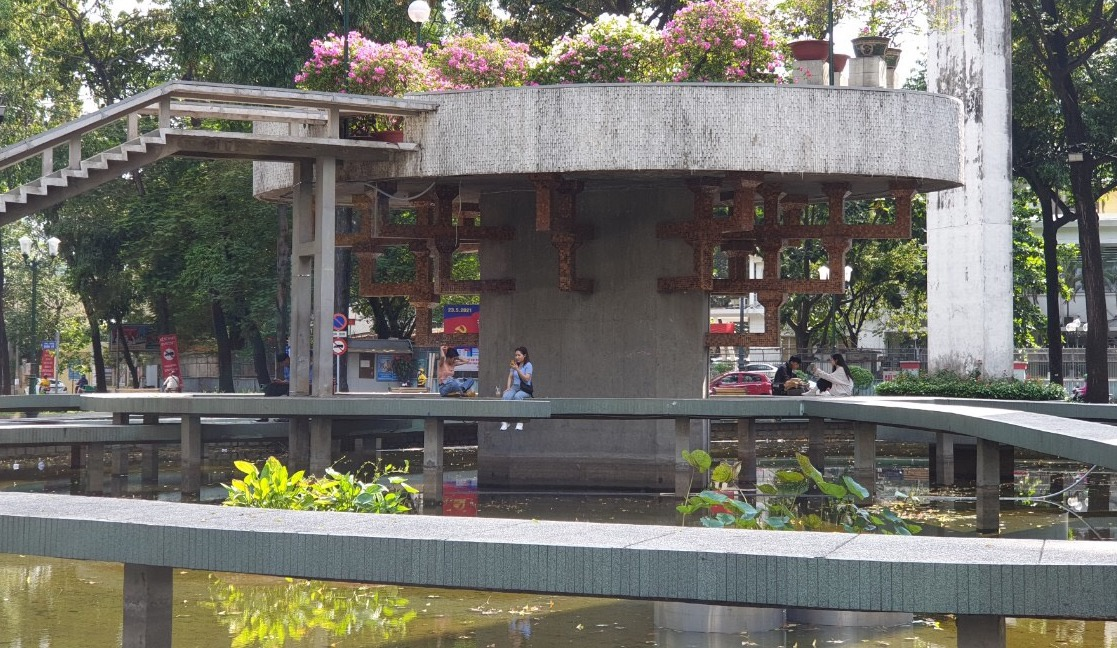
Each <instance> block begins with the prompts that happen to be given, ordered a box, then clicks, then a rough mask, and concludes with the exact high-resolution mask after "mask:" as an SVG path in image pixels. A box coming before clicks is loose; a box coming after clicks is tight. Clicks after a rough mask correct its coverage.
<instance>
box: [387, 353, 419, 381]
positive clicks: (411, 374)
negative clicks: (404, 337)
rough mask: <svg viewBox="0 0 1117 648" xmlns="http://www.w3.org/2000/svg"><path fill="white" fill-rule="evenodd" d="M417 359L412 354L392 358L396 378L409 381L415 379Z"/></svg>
mask: <svg viewBox="0 0 1117 648" xmlns="http://www.w3.org/2000/svg"><path fill="white" fill-rule="evenodd" d="M416 366H417V365H416V364H415V360H414V359H412V358H411V356H396V357H395V358H394V359H393V360H392V373H394V374H395V375H396V380H398V381H400V382H406V383H409V382H411V381H412V380H414V379H415V367H416Z"/></svg>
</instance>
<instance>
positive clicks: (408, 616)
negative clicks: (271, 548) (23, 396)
mask: <svg viewBox="0 0 1117 648" xmlns="http://www.w3.org/2000/svg"><path fill="white" fill-rule="evenodd" d="M241 452H242V453H244V454H247V456H248V457H249V458H252V453H253V451H252V450H243V451H241ZM237 456H241V455H238V453H237V452H230V453H223V454H218V455H215V458H214V459H213V460H211V461H208V462H207V465H206V467H205V474H204V476H203V483H204V484H206V486H204V488H203V491H202V500H203V501H207V500H208V501H214V500H218V499H220V498H221V497H223V495H224V492H223V490H222V489H221V488H220V483H221V482H223V481H225V482H227V481H229V480H230V479H232V478H233V476H234V475H233V473H232V470H231V464H232V460H233V458H234V457H237ZM418 457H419V454H418V453H416V452H403V453H394V454H392V455H389V456H388V457H387V458H388V459H389V460H391V461H395V462H399V461H401V460H403V459H411V460H412V463H413V466H415V465H416V461H415V460H416V459H417V458H418ZM43 459H44V462H43V465H42V467H41V469H40V466H39V464H38V460H37V459H36V460H25V461H23V462H22V463H21V465H20V467H19V469H14V467H13V466H12V462H8V463H6V464H5V463H3V462H0V488H2V489H5V490H25V491H33V492H57V493H70V492H80V490H81V488H82V487H83V485H82V484H80V480H75V479H74V475H72V474H71V472H70V471H69V469H68V467H67V465H66V463H67V461H66V458H57V457H56V458H49V457H47V458H43ZM473 459H474V455H473V454H472V451H471V450H468V449H466V450H458V451H452V452H450V453H449V456H448V462H447V463H448V468H449V470H448V473H447V479H448V483H447V503H446V504H445V505H444V506H442V507H439V508H438V509H437V510H434V511H429V510H428V511H427V513H433V514H444V515H462V514H467V515H468V514H476V515H480V516H486V517H509V518H537V519H554V520H583V521H608V522H622V523H633V524H668V525H671V524H676V523H677V519H676V514H675V512H674V506H675V504H676V503H677V500H676V499H675V498H674V497H672V496H657V495H654V494H645V495H632V494H627V495H607V494H555V493H541V494H501V493H480V494H479V493H477V491H476V489H475V486H474V484H475V475H476V473H475V472H471V469H472V468H473ZM882 464H886V465H887V466H888V467H886V468H885V469H884V470H882V472H881V476H880V478H881V482H880V483H881V485H882V488H881V491H882V492H884V491H885V490H886V489H890V488H901V489H904V490H906V491H909V492H915V493H917V494H921V495H925V496H926V495H932V496H934V495H939V496H944V495H945V496H949V495H957V494H965V492H964V490H959V491H956V492H955V491H935V492H932V491H930V489H929V488H928V487H927V484H926V479H927V470H926V464H925V463H923V464H922V465H920V464H919V463H918V462H913V461H910V460H906V459H903V458H898V459H896V460H895V461H894V462H893V463H891V464H887V463H886V462H882ZM1052 470H1055V471H1058V470H1063V471H1065V472H1066V475H1065V478H1063V479H1064V481H1065V483H1068V484H1069V483H1070V481H1072V479H1073V476H1074V475H1075V474H1076V473H1078V472H1080V471H1081V467H1076V466H1061V467H1053V464H1043V465H1039V466H1036V467H1033V469H1031V471H1024V472H1023V473H1022V475H1021V481H1022V483H1023V485H1024V487H1025V488H1026V489H1030V492H1032V493H1033V494H1037V495H1042V494H1043V493H1045V492H1046V490H1047V485H1048V484H1049V483H1050V482H1051V479H1050V474H1048V473H1050V472H1051V471H1052ZM177 485H178V473H177V472H176V470H175V467H174V462H173V461H168V462H166V463H165V464H164V466H163V470H162V472H161V475H160V483H159V484H156V485H151V484H143V483H141V481H140V479H139V475H138V474H137V470H136V468H135V466H133V470H132V474H131V475H130V476H128V477H127V478H115V479H110V480H106V484H105V490H106V494H108V495H115V496H122V497H142V498H159V499H168V500H175V499H178V498H179V494H178V492H177V490H176V489H177ZM1070 497H1084V494H1083V493H1082V492H1079V491H1076V492H1075V493H1072V494H1070ZM1072 501H1073V500H1072ZM1064 503H1065V501H1064ZM911 514H912V515H916V516H919V518H920V522H921V524H923V525H924V527H925V529H926V533H929V534H935V535H966V534H970V533H972V519H973V509H972V504H971V503H968V502H964V501H962V502H942V501H932V500H928V501H927V502H925V503H924V504H923V505H922V506H920V507H919V509H918V510H913V511H911ZM1114 517H1117V515H1115V514H1113V513H1110V514H1108V515H1102V516H1100V517H1095V518H1090V519H1089V521H1088V523H1085V524H1087V526H1088V525H1089V524H1090V523H1092V524H1093V525H1094V526H1096V527H1098V528H1099V529H1101V530H1102V531H1103V532H1105V533H1106V534H1109V535H1113V526H1114V525H1115V524H1117V522H1114V520H1113V518H1114ZM1004 520H1005V532H1006V535H1017V536H1020V537H1060V535H1061V536H1062V537H1065V536H1066V535H1067V534H1070V535H1074V536H1075V537H1082V538H1088V537H1091V536H1090V533H1089V530H1088V529H1087V528H1086V527H1084V526H1083V524H1084V523H1083V522H1082V520H1079V519H1077V518H1076V517H1075V516H1074V515H1068V514H1067V513H1066V512H1065V511H1063V510H1060V509H1057V508H1055V507H1052V506H1047V505H1034V504H1031V503H1027V502H1021V503H1016V504H1012V505H1006V510H1005V512H1004ZM370 559H374V558H373V557H370ZM121 590H122V567H121V566H120V565H115V564H107V563H93V562H81V561H67V560H54V559H44V558H38V557H27V556H12V555H2V554H0V648H8V647H11V648H17V647H18V648H31V647H35V648H68V647H71V646H73V647H85V646H117V645H120V641H121V638H120V633H121V623H122V621H121V619H122V610H121V598H122V591H121ZM656 605H657V604H655V603H652V602H647V601H619V600H611V599H594V598H578V597H565V596H540V595H527V594H503V593H486V592H473V591H459V590H440V589H429V588H413V587H389V586H362V585H354V584H348V583H325V582H308V581H298V580H286V579H277V578H268V577H257V576H246V575H236V574H210V573H205V572H192V571H182V572H178V573H176V576H175V613H174V614H175V616H174V637H175V642H174V646H175V647H185V646H206V647H211V646H213V647H225V646H229V647H230V648H240V647H244V648H257V647H259V648H265V647H269V648H270V647H275V648H301V647H308V648H309V647H313V648H325V647H329V646H337V647H349V646H354V647H355V646H374V647H375V646H414V647H416V648H420V647H427V646H430V647H439V648H442V647H445V648H498V647H505V646H511V647H528V646H531V647H537V648H556V647H558V646H602V647H609V646H616V647H621V646H661V647H665V648H684V647H687V648H689V647H694V648H699V647H703V648H706V647H713V648H722V647H726V648H728V647H730V646H732V647H738V646H759V647H764V648H776V647H782V648H794V647H798V648H807V647H811V648H824V647H827V646H837V645H842V644H845V645H858V646H862V645H864V646H897V647H905V648H907V647H912V648H936V647H941V648H953V646H955V644H956V638H955V635H954V625H953V621H952V619H951V618H949V617H939V618H929V619H917V620H916V623H915V624H913V625H910V626H901V627H898V628H891V629H886V628H865V629H861V628H829V627H811V626H800V625H788V626H786V627H784V628H782V629H779V630H775V631H771V632H764V633H756V634H753V635H751V636H750V635H717V634H705V633H684V632H676V631H672V630H668V629H662V628H657V627H656V624H655V621H654V619H655V606H656ZM1008 635H1009V646H1012V647H1013V648H1041V647H1054V646H1058V647H1064V646H1072V647H1073V646H1084V647H1090V648H1117V623H1115V622H1107V623H1103V622H1078V621H1065V620H1031V619H1012V620H1009V626H1008Z"/></svg>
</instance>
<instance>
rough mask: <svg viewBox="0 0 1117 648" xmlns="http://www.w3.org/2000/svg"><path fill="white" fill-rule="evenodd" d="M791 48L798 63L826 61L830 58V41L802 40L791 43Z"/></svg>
mask: <svg viewBox="0 0 1117 648" xmlns="http://www.w3.org/2000/svg"><path fill="white" fill-rule="evenodd" d="M789 47H791V55H792V56H793V57H795V60H796V61H825V60H826V59H828V58H829V57H830V42H829V41H824V40H801V41H795V42H793V43H790V44H789ZM835 56H836V55H835Z"/></svg>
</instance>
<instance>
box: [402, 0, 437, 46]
mask: <svg viewBox="0 0 1117 648" xmlns="http://www.w3.org/2000/svg"><path fill="white" fill-rule="evenodd" d="M407 17H408V18H410V19H411V22H413V23H415V44H416V45H422V44H423V23H425V22H427V21H428V20H430V17H431V6H430V5H429V4H427V0H415V1H414V2H412V3H411V4H409V5H407Z"/></svg>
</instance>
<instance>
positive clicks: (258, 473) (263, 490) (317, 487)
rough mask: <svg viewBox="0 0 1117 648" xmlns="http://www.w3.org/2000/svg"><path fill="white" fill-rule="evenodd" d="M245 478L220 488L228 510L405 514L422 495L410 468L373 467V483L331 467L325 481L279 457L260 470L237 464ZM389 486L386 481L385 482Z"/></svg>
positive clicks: (324, 477) (244, 463) (252, 466)
mask: <svg viewBox="0 0 1117 648" xmlns="http://www.w3.org/2000/svg"><path fill="white" fill-rule="evenodd" d="M234 465H235V466H236V467H237V470H239V471H241V472H242V473H244V478H243V479H234V480H233V483H232V484H222V486H224V487H225V490H226V492H227V494H228V497H226V499H225V502H224V504H225V506H244V507H249V508H273V509H287V510H295V511H349V512H353V513H406V512H408V511H410V510H411V508H410V506H408V504H409V497H410V495H413V494H415V493H417V492H419V491H417V490H416V489H415V488H413V487H412V486H410V485H409V484H408V483H407V478H406V474H407V465H406V464H405V465H404V466H403V468H402V469H401V470H397V469H396V468H395V466H392V465H391V464H388V465H386V466H384V467H383V468H381V467H380V466H379V465H377V466H373V477H372V481H369V482H363V481H360V480H358V479H357V477H356V476H355V475H353V474H352V473H340V472H338V471H336V470H334V469H333V468H327V469H326V474H325V476H323V477H317V476H310V477H307V476H306V474H305V472H304V471H302V470H300V471H297V472H295V473H294V474H290V473H288V471H287V467H286V466H284V465H283V464H282V463H280V461H279V460H278V459H276V458H275V457H268V459H267V461H265V462H264V467H263V468H262V469H260V468H257V467H256V466H255V465H253V464H251V463H249V462H247V461H237V462H235V464H234ZM384 482H386V483H384Z"/></svg>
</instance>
